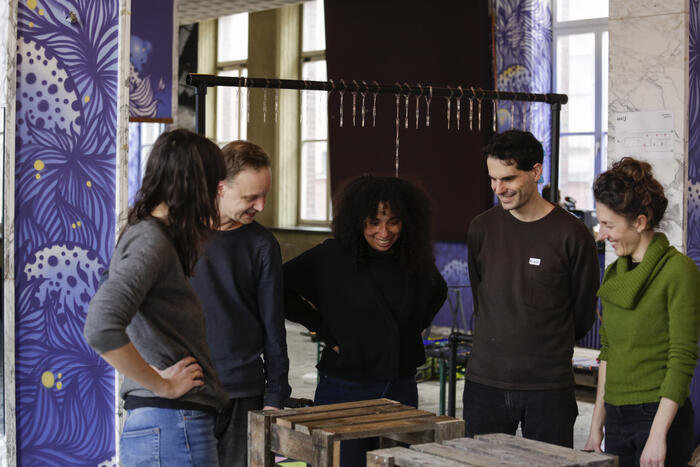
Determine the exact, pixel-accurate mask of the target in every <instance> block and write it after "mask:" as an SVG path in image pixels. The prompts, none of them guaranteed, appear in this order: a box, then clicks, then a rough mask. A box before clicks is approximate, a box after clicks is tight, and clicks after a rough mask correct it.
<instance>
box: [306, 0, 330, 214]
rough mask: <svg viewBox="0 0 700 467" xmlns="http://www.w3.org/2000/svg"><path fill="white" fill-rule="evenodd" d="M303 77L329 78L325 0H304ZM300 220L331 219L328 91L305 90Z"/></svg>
mask: <svg viewBox="0 0 700 467" xmlns="http://www.w3.org/2000/svg"><path fill="white" fill-rule="evenodd" d="M302 21H303V23H302V54H301V56H302V58H301V79H303V80H309V81H326V80H327V79H328V75H327V72H326V52H325V48H326V34H325V27H324V18H323V1H322V0H315V1H307V2H304V3H303V15H302ZM300 106H301V148H300V154H301V157H300V162H301V165H300V177H299V178H300V180H299V191H300V193H299V222H300V223H327V222H328V221H329V219H330V203H329V198H330V196H329V191H330V190H329V188H330V187H329V185H330V183H329V181H330V178H329V173H328V165H329V164H328V94H327V93H325V92H317V91H308V92H301V100H300Z"/></svg>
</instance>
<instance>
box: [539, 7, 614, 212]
mask: <svg viewBox="0 0 700 467" xmlns="http://www.w3.org/2000/svg"><path fill="white" fill-rule="evenodd" d="M552 3H553V5H552V89H553V90H554V92H559V83H558V82H557V78H558V71H559V63H558V44H559V39H560V38H561V37H566V36H573V35H578V34H591V33H592V34H594V49H595V50H594V53H595V56H594V76H595V90H594V99H595V108H594V128H593V131H566V132H565V131H560V134H559V145H560V147H561V146H562V143H563V139H564V138H565V137H571V136H593V137H594V158H595V161H594V171H595V173H594V174H593V175H594V178H595V177H597V176H598V175H599V174H600V173H601V171H602V170H603V168H604V161H603V158H604V157H606V153H607V141H606V140H607V137H608V129H607V128H603V117H604V115H603V112H607V108H605V109H604V108H603V102H602V101H603V86H604V85H605V86H606V87H607V85H608V83H607V80H606V82H605V83H603V77H604V74H603V66H606V67H608V64H607V63H606V64H603V35H604V34H606V33H607V34H608V48H609V44H610V36H609V32H608V17H602V18H592V19H584V20H574V21H557V19H556V18H557V11H556V4H557V2H556V1H554V2H552ZM608 57H609V55H608ZM605 76H609V75H608V73H605ZM608 99H609V97H608ZM606 107H607V106H606ZM560 167H561V163H560ZM593 208H595V199H593Z"/></svg>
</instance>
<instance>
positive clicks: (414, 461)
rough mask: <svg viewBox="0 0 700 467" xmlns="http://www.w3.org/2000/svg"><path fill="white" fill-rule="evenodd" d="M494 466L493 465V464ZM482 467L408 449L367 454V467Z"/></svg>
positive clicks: (379, 450)
mask: <svg viewBox="0 0 700 467" xmlns="http://www.w3.org/2000/svg"><path fill="white" fill-rule="evenodd" d="M491 465H493V464H491ZM392 466H399V467H464V466H473V467H481V466H480V465H479V464H471V463H468V462H456V461H453V460H449V459H445V458H444V457H438V456H433V455H431V454H427V453H422V452H418V451H415V450H413V449H407V448H401V447H397V448H388V449H377V450H374V451H369V452H368V453H367V467H392Z"/></svg>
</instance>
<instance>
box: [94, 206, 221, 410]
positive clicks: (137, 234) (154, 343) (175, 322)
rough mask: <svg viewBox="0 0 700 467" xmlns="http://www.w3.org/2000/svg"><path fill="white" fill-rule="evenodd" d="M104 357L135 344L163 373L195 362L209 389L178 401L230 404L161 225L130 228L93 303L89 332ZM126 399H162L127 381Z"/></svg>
mask: <svg viewBox="0 0 700 467" xmlns="http://www.w3.org/2000/svg"><path fill="white" fill-rule="evenodd" d="M83 332H84V335H85V339H86V340H87V342H88V344H89V345H90V346H91V347H92V348H93V349H95V351H97V352H98V353H100V354H103V353H105V352H108V351H110V350H114V349H118V348H120V347H123V346H124V345H126V344H128V343H129V342H132V343H133V345H134V347H136V350H137V351H138V352H139V353H140V354H141V356H142V357H143V359H144V360H145V361H146V362H147V363H148V364H150V365H153V366H155V367H156V368H159V369H164V368H167V367H169V366H171V365H173V364H175V363H177V362H178V361H179V360H181V359H182V358H185V357H187V356H193V357H194V358H195V359H196V360H197V363H199V365H200V366H201V367H202V370H203V372H204V386H202V387H198V388H194V389H192V390H190V391H189V392H188V393H187V394H185V395H184V396H182V397H180V398H179V399H178V400H180V401H183V402H193V403H197V404H201V405H206V406H211V407H214V408H215V409H216V410H217V411H220V410H222V409H223V407H224V406H225V405H226V403H227V402H228V397H227V395H226V391H225V390H224V388H223V386H222V385H221V383H220V381H219V379H218V377H217V375H216V371H215V370H214V366H213V365H212V361H211V357H210V354H209V347H208V345H207V340H206V330H205V324H204V314H203V313H202V309H201V306H200V304H199V301H198V300H197V296H196V295H195V293H194V291H193V290H192V287H191V286H190V284H189V281H188V279H187V277H186V276H185V274H184V272H183V269H182V265H181V264H180V260H179V258H178V255H177V252H176V250H175V247H174V246H173V244H172V242H171V241H170V239H169V238H168V235H167V234H166V232H165V231H164V230H163V228H162V227H161V226H160V225H159V224H158V222H157V221H156V220H155V219H147V220H143V221H141V222H139V223H137V224H134V225H132V226H129V227H128V228H127V230H126V231H125V232H124V235H123V236H122V238H121V239H120V241H119V243H118V244H117V246H116V248H115V249H114V254H113V255H112V260H111V261H110V264H109V277H108V279H107V280H106V281H105V282H104V283H103V284H102V286H101V287H100V288H99V290H98V291H97V293H96V294H95V296H94V297H93V298H92V300H91V301H90V306H89V308H88V315H87V319H86V320H85V328H84V331H83ZM120 394H121V396H122V397H123V398H125V397H127V396H137V397H157V396H156V395H155V394H153V393H152V392H151V391H149V390H148V389H146V388H144V387H142V386H140V385H139V384H138V383H136V382H134V381H132V380H131V379H129V378H128V377H126V376H125V377H124V383H123V384H122V387H121V391H120Z"/></svg>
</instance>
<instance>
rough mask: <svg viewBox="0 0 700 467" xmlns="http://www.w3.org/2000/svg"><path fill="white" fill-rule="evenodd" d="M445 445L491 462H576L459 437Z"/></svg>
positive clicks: (544, 465) (564, 466)
mask: <svg viewBox="0 0 700 467" xmlns="http://www.w3.org/2000/svg"><path fill="white" fill-rule="evenodd" d="M443 445H444V446H445V447H450V448H452V449H456V450H457V451H458V452H461V453H462V456H463V457H464V456H465V455H466V456H468V457H469V458H470V459H471V456H486V457H489V458H490V459H491V463H501V462H505V463H508V464H519V465H523V464H525V465H529V466H532V467H535V466H539V467H553V466H559V467H575V466H577V465H578V464H575V463H571V462H567V461H566V460H565V459H561V458H558V457H552V456H545V455H542V454H538V453H534V452H525V451H523V450H522V449H516V448H513V447H511V446H508V445H504V444H495V443H489V442H487V441H483V440H479V439H472V438H459V439H452V440H447V441H445V442H444V443H443Z"/></svg>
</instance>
